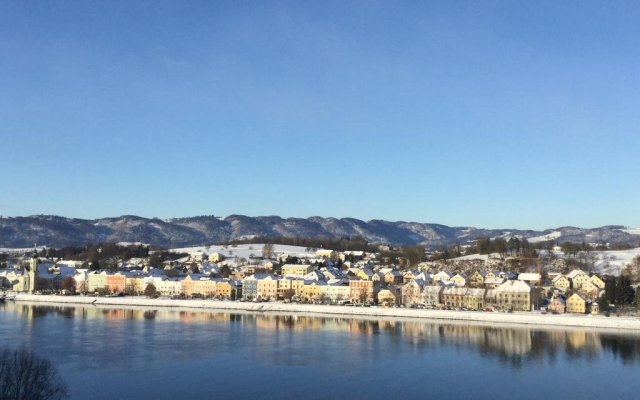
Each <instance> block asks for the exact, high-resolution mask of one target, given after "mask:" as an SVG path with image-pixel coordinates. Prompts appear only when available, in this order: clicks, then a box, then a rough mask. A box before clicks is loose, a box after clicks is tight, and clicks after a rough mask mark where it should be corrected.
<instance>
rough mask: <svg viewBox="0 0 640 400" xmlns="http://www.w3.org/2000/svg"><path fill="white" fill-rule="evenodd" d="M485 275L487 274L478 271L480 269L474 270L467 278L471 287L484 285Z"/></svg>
mask: <svg viewBox="0 0 640 400" xmlns="http://www.w3.org/2000/svg"><path fill="white" fill-rule="evenodd" d="M486 275H487V274H486V273H485V272H480V271H476V272H474V274H473V275H471V277H470V278H469V285H470V286H471V287H482V286H484V279H485V277H486Z"/></svg>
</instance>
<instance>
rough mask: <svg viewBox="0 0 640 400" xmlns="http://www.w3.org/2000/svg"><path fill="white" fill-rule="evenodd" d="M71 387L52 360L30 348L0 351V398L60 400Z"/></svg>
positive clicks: (9, 399)
mask: <svg viewBox="0 0 640 400" xmlns="http://www.w3.org/2000/svg"><path fill="white" fill-rule="evenodd" d="M68 397H69V394H68V390H67V386H66V385H65V383H64V382H63V381H62V379H60V377H59V376H58V372H57V371H56V368H55V367H54V366H53V364H51V363H50V362H49V361H48V360H46V359H44V358H40V357H37V356H36V355H34V354H32V353H30V352H29V351H27V350H24V349H23V350H9V349H3V350H2V351H0V399H3V400H4V399H7V400H22V399H29V400H58V399H66V398H68Z"/></svg>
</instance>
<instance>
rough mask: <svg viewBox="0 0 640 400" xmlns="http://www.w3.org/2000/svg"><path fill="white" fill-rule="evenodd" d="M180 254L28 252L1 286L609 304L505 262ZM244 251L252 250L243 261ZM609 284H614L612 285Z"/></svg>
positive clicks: (524, 307) (447, 303) (272, 252)
mask: <svg viewBox="0 0 640 400" xmlns="http://www.w3.org/2000/svg"><path fill="white" fill-rule="evenodd" d="M107 246H110V247H111V248H113V247H114V246H116V247H121V248H125V249H127V248H128V249H133V250H135V249H140V248H141V246H140V245H137V246H136V245H127V244H125V245H105V246H104V247H105V248H106V247H107ZM97 248H98V251H101V250H102V247H97ZM145 249H147V248H146V247H145ZM186 250H188V252H180V251H178V250H176V251H174V252H167V251H158V252H155V253H154V252H152V251H151V252H150V251H144V252H143V255H144V254H148V255H147V256H146V257H130V258H128V259H120V260H118V261H116V263H115V264H113V267H111V268H105V269H96V268H95V266H94V265H92V264H91V263H87V262H86V261H78V260H64V259H60V258H58V259H56V258H55V257H47V256H46V253H45V251H44V250H43V251H41V252H40V253H38V252H31V253H29V252H26V253H25V254H21V255H17V256H14V257H12V260H13V262H14V263H10V262H8V261H7V262H6V265H5V268H4V269H1V270H0V281H1V282H2V286H3V288H4V289H5V291H12V292H15V293H20V292H26V293H32V294H34V293H35V294H40V293H42V294H53V293H55V294H61V295H82V296H87V295H91V296H148V297H152V298H157V297H161V298H170V299H217V300H224V301H240V302H274V301H282V302H285V303H290V302H295V303H305V304H325V305H340V306H365V307H370V306H382V307H405V308H425V309H446V310H464V311H482V312H527V311H542V312H549V313H555V314H562V313H575V314H599V313H600V312H601V311H607V312H608V310H609V309H610V307H611V306H614V305H615V304H610V302H609V301H608V300H607V301H604V302H603V298H604V295H605V293H606V292H607V290H606V289H607V282H606V281H605V279H604V278H603V277H602V276H599V275H598V274H595V273H588V272H585V271H584V270H581V269H573V270H571V271H569V272H567V273H566V274H563V273H561V272H552V271H548V270H549V269H552V268H550V267H548V268H544V267H543V268H539V271H538V272H520V273H518V272H513V271H509V270H497V269H494V268H493V267H495V266H503V267H504V266H505V265H506V264H505V263H504V260H501V259H500V258H499V257H494V258H492V257H486V258H485V259H484V260H482V259H473V258H472V259H467V260H464V257H463V260H461V261H460V262H458V263H457V264H446V263H445V264H443V263H442V262H437V261H422V260H420V261H419V262H418V263H417V264H416V265H415V266H413V267H411V268H406V267H405V268H401V267H398V266H396V265H387V264H386V262H385V261H386V260H383V259H382V257H381V254H380V253H377V252H366V251H333V250H329V249H312V248H306V249H305V248H302V247H296V246H278V245H273V244H254V245H241V246H238V245H231V246H229V245H223V246H214V247H211V246H207V247H203V248H190V249H186ZM207 250H209V251H208V252H207ZM234 250H235V256H234ZM243 251H244V252H251V254H248V255H247V257H246V258H245V257H242V256H241V255H242V254H243ZM134 253H135V251H134ZM256 254H259V256H256ZM134 255H135V254H134ZM154 255H155V259H156V260H155V262H153V259H154ZM5 256H6V255H5ZM158 256H161V257H158ZM176 257H178V258H176ZM167 258H168V259H167ZM8 259H9V258H8V257H7V260H8ZM151 264H155V265H156V267H154V266H151ZM443 265H444V266H446V265H449V266H451V267H453V268H451V269H445V268H442V266H443ZM87 267H89V268H87ZM612 282H614V283H613V285H616V280H615V279H613V280H612ZM629 289H630V290H631V292H630V293H627V297H628V298H629V301H627V303H632V302H633V301H634V300H635V297H636V296H635V294H634V291H633V288H632V287H630V286H629ZM618 296H619V294H618ZM613 301H614V302H615V300H613Z"/></svg>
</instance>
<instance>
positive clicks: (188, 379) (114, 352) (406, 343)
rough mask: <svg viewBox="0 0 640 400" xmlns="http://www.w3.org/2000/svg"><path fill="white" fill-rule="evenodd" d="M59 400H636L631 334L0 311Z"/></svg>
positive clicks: (638, 346) (88, 310)
mask: <svg viewBox="0 0 640 400" xmlns="http://www.w3.org/2000/svg"><path fill="white" fill-rule="evenodd" d="M0 345H1V346H10V347H19V346H23V347H26V348H28V349H30V350H32V351H34V352H36V353H38V354H39V355H41V356H45V357H47V358H49V359H50V360H51V361H53V362H54V363H55V364H56V365H57V367H58V370H59V371H60V373H61V375H62V377H63V379H64V380H65V381H66V382H67V384H68V385H69V388H70V391H71V394H72V398H73V399H128V398H131V399H191V398H194V399H195V398H198V399H213V398H219V399H297V398H304V399H386V400H388V399H412V398H413V399H509V400H513V399H514V398H515V399H538V400H539V399H548V398H559V399H602V398H608V399H638V398H640V335H639V334H634V333H626V334H621V333H617V332H606V331H605V332H598V331H594V330H582V329H572V328H566V329H544V328H540V329H538V328H530V327H513V328H512V327H496V326H487V325H484V326H483V325H471V324H458V323H447V322H423V321H419V322H398V321H393V320H388V319H381V320H375V319H355V320H352V319H348V318H335V317H331V318H318V317H304V316H295V315H294V316H286V315H278V316H276V315H270V314H267V315H263V314H248V313H247V314H242V313H238V314H230V313H216V312H200V311H181V310H171V309H158V310H149V311H144V310H139V309H120V308H118V309H107V308H97V307H82V306H78V307H68V306H65V307H49V306H39V305H26V304H21V303H17V304H15V303H7V304H4V305H2V304H0Z"/></svg>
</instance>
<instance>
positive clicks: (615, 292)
mask: <svg viewBox="0 0 640 400" xmlns="http://www.w3.org/2000/svg"><path fill="white" fill-rule="evenodd" d="M605 284H606V286H605V291H604V305H605V308H606V306H607V305H608V304H615V305H616V307H621V306H626V305H631V304H634V303H635V304H636V305H638V306H640V303H638V299H637V297H638V296H636V291H635V290H633V287H632V286H631V279H630V278H629V277H628V276H626V275H624V274H622V275H620V276H617V277H613V276H610V277H607V278H606V279H605ZM638 292H640V289H639V290H638ZM639 294H640V293H639Z"/></svg>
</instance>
